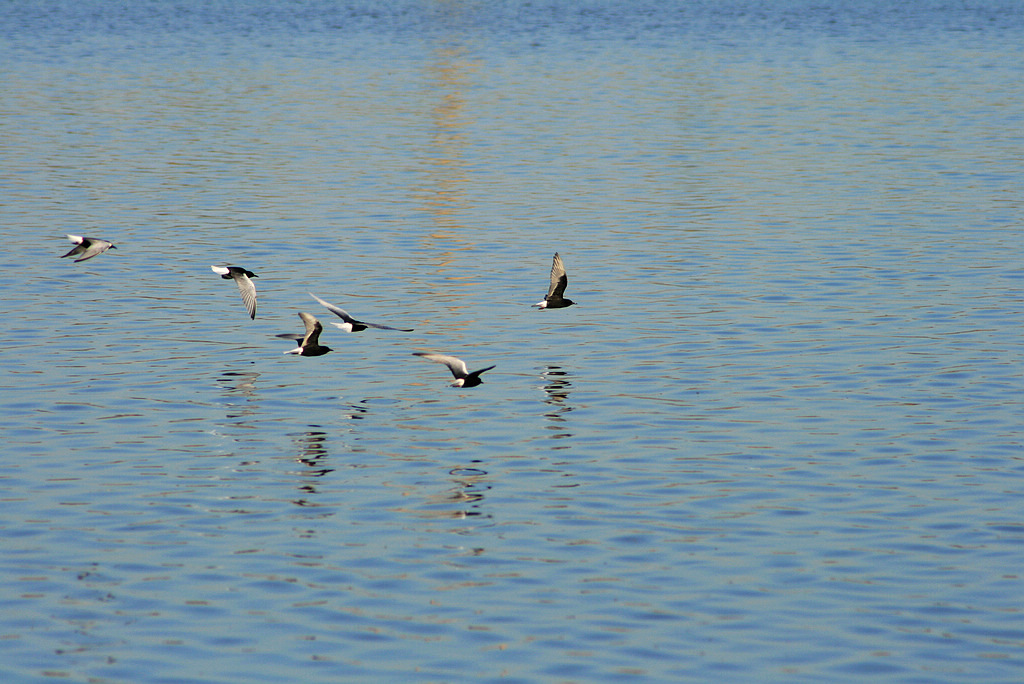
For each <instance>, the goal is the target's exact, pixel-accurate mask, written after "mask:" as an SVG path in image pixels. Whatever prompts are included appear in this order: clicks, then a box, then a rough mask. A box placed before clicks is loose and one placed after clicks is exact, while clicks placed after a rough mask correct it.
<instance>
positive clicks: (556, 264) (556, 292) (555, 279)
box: [545, 252, 569, 299]
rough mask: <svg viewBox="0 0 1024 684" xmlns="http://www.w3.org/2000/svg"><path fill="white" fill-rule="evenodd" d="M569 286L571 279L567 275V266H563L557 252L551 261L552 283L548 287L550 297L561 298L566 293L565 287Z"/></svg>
mask: <svg viewBox="0 0 1024 684" xmlns="http://www.w3.org/2000/svg"><path fill="white" fill-rule="evenodd" d="M568 284H569V278H568V277H567V276H566V275H565V266H564V265H563V264H562V257H560V256H558V252H555V256H554V258H553V259H552V260H551V283H550V285H548V296H547V297H546V298H545V299H547V298H548V297H551V296H555V297H561V296H562V293H563V292H565V286H566V285H568Z"/></svg>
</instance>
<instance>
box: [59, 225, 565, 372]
mask: <svg viewBox="0 0 1024 684" xmlns="http://www.w3.org/2000/svg"><path fill="white" fill-rule="evenodd" d="M68 240H70V241H71V242H72V243H73V244H74V245H75V246H74V248H73V249H72V250H71V251H70V252H68V253H67V254H65V255H64V256H62V257H61V258H62V259H64V258H66V257H70V256H74V257H78V258H77V259H75V263H78V262H79V261H86V260H87V259H92V258H93V257H94V256H98V255H100V254H103V252H106V251H107V250H108V249H117V247H116V246H115V245H114V243H112V242H110V241H109V240H101V239H99V238H92V237H83V236H81V235H68ZM210 269H211V270H212V271H213V272H214V273H216V274H217V275H219V276H220V277H221V278H223V279H224V280H234V281H235V285H237V286H238V292H239V293H240V294H241V295H242V302H243V303H244V304H245V308H246V310H247V311H248V312H249V318H251V319H253V320H255V318H256V285H255V284H254V283H253V282H252V279H253V278H258V277H259V276H257V275H256V274H255V273H253V272H252V271H250V270H247V269H245V268H242V267H241V266H230V265H227V264H224V265H219V266H211V267H210ZM568 284H569V278H568V277H567V276H566V274H565V265H564V264H563V263H562V257H560V256H559V255H558V252H555V256H554V257H553V258H552V260H551V279H550V283H549V285H548V293H547V294H546V295H545V296H544V299H542V300H541V301H539V302H537V303H536V304H534V306H535V307H537V308H538V309H564V308H565V307H567V306H572V305H573V304H574V303H575V302H573V301H572V300H571V299H566V298H565V297H564V295H565V288H566V286H567V285H568ZM309 296H310V297H312V298H313V299H315V300H316V301H317V302H318V303H319V304H320V305H321V306H323V307H324V308H325V309H327V310H328V311H330V312H331V313H332V314H334V315H335V316H337V317H338V318H340V319H341V320H342V322H341V323H336V322H333V321H332V322H331V325H333V326H335V327H336V328H339V329H341V330H344V331H345V332H352V333H354V332H362V331H363V330H366V329H367V328H376V329H378V330H394V331H397V332H412V329H411V328H392V327H391V326H388V325H381V324H379V323H367V322H366V321H359V320H356V319H355V318H352V316H350V315H349V313H348V312H347V311H345V310H344V309H342V308H341V307H338V306H335V305H334V304H331V303H330V302H327V301H324V300H323V299H320V298H319V297H317V296H316V295H315V294H313V293H312V292H310V293H309ZM299 318H300V319H302V323H303V325H304V326H305V328H306V330H305V332H304V333H283V334H280V335H278V337H281V338H284V339H289V340H295V342H296V343H297V346H296V347H295V349H289V350H288V351H286V352H284V353H285V354H297V355H299V356H323V355H324V354H326V353H328V352H330V351H333V350H332V349H331V348H330V347H327V346H325V345H322V344H320V333H322V332H323V329H324V326H323V325H322V324H321V323H320V321H318V320H317V319H316V317H315V316H313V314H309V313H306V312H305V311H300V312H299ZM413 354H414V356H420V357H422V358H424V359H427V360H428V361H436V362H437V363H443V364H444V365H446V366H447V367H448V370H449V371H451V373H452V376H454V378H455V382H453V383H452V387H476V386H477V385H479V384H481V383H482V382H483V379H482V378H481V377H480V376H481V375H483V374H484V373H486V372H487V371H489V370H491V369H492V368H495V366H487V367H486V368H481V369H479V370H475V371H472V372H470V370H469V367H468V366H466V362H465V361H463V360H462V359H460V358H458V357H455V356H449V355H447V354H436V353H434V352H413Z"/></svg>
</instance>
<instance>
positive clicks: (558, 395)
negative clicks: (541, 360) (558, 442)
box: [541, 366, 573, 449]
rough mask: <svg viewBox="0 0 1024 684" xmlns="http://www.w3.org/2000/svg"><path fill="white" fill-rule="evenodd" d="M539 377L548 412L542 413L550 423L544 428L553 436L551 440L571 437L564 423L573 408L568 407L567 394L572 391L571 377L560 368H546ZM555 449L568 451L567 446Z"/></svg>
mask: <svg viewBox="0 0 1024 684" xmlns="http://www.w3.org/2000/svg"><path fill="white" fill-rule="evenodd" d="M541 377H543V378H544V380H545V383H546V384H545V385H544V393H545V395H546V396H545V398H544V403H546V404H548V406H549V407H550V410H548V411H547V412H546V413H544V418H545V419H546V420H548V421H550V422H551V425H547V426H545V427H546V428H547V429H548V430H551V431H552V432H553V433H554V434H552V435H550V437H551V439H564V438H566V437H572V435H573V433H571V432H569V431H568V430H567V428H568V426H567V425H566V422H567V420H568V416H567V415H566V414H568V413H570V412H571V411H572V410H573V407H572V406H570V405H569V403H568V399H569V392H570V390H571V389H572V382H571V381H570V380H569V378H570V377H571V375H570V374H569V373H568V372H567V371H565V370H563V369H562V368H561V366H548V367H547V368H545V369H544V371H543V372H542V373H541ZM555 448H556V449H568V448H569V447H568V445H562V446H556V447H555Z"/></svg>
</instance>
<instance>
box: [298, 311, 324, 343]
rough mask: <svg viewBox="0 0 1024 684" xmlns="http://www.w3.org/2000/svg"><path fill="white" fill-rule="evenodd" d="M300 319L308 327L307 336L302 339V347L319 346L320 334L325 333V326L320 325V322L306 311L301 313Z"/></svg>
mask: <svg viewBox="0 0 1024 684" xmlns="http://www.w3.org/2000/svg"><path fill="white" fill-rule="evenodd" d="M299 318H301V319H302V322H303V323H304V324H305V326H306V335H305V336H304V337H303V338H302V346H303V347H305V346H306V345H317V344H319V343H320V333H321V332H323V329H324V326H322V325H320V321H318V320H316V318H315V317H314V316H313V315H312V314H308V313H306V312H305V311H302V312H300V313H299Z"/></svg>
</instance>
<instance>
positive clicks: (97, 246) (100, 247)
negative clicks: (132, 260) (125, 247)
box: [61, 234, 117, 264]
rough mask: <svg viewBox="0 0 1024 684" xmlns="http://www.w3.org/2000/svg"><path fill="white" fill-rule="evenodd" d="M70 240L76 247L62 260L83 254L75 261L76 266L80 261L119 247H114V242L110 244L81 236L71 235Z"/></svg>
mask: <svg viewBox="0 0 1024 684" xmlns="http://www.w3.org/2000/svg"><path fill="white" fill-rule="evenodd" d="M68 240H70V241H71V242H73V243H75V247H74V249H72V250H71V251H70V252H68V253H67V254H65V255H64V256H62V257H61V259H64V258H66V257H69V256H78V255H79V254H81V255H82V256H80V257H79V258H77V259H75V263H76V264H77V263H78V262H79V261H85V260H86V259H92V258H93V257H94V256H96V255H97V254H103V253H104V252H106V251H107V250H108V249H117V247H115V246H114V243H113V242H109V241H107V240H100V239H99V238H91V237H82V236H81V235H70V234H69V235H68Z"/></svg>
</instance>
